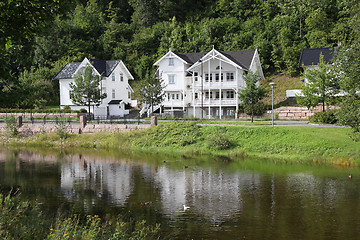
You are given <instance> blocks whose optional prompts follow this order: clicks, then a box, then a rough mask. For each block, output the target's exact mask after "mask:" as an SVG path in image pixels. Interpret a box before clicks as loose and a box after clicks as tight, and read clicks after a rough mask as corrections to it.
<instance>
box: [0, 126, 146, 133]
mask: <svg viewBox="0 0 360 240" xmlns="http://www.w3.org/2000/svg"><path fill="white" fill-rule="evenodd" d="M149 127H151V125H150V124H139V125H136V124H87V125H86V126H85V127H84V128H81V127H80V124H71V125H68V127H67V131H68V132H69V133H72V134H81V133H97V132H128V131H133V130H141V129H146V128H149ZM56 130H57V125H56V124H23V125H22V126H21V127H20V128H18V131H19V133H20V134H21V135H32V134H38V133H43V132H45V133H52V132H56ZM0 132H2V133H4V132H5V124H1V125H0Z"/></svg>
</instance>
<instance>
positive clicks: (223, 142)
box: [206, 133, 232, 150]
mask: <svg viewBox="0 0 360 240" xmlns="http://www.w3.org/2000/svg"><path fill="white" fill-rule="evenodd" d="M206 142H207V145H208V146H209V147H210V148H212V149H215V150H225V149H229V148H230V147H231V144H232V143H231V141H230V140H229V138H228V137H227V136H226V135H225V134H223V133H220V134H213V135H211V136H209V137H208V138H207V139H206Z"/></svg>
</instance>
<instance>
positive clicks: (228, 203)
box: [156, 167, 260, 222]
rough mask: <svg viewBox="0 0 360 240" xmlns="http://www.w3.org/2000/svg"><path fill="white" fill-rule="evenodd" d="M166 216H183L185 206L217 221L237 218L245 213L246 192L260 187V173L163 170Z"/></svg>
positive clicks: (159, 176)
mask: <svg viewBox="0 0 360 240" xmlns="http://www.w3.org/2000/svg"><path fill="white" fill-rule="evenodd" d="M156 181H157V183H158V184H159V185H160V186H161V191H162V193H161V197H162V199H161V201H162V205H163V211H164V213H166V214H168V215H171V216H172V215H174V214H176V213H181V208H182V206H183V204H186V205H188V206H190V207H191V210H192V211H196V212H197V213H198V214H200V215H202V216H204V217H206V218H209V219H210V220H212V221H214V222H218V221H222V220H224V219H225V218H228V217H233V216H234V215H235V214H237V213H239V212H241V211H242V208H243V201H242V198H243V197H242V192H243V191H244V189H254V188H256V187H258V186H259V185H260V181H259V176H258V174H256V175H254V174H252V173H245V172H242V173H241V174H238V173H234V174H228V173H226V174H224V173H223V172H222V171H213V170H212V169H209V170H201V169H200V170H198V171H195V170H192V169H191V170H190V171H183V172H179V171H173V170H170V169H168V168H166V167H161V168H159V169H158V171H157V176H156Z"/></svg>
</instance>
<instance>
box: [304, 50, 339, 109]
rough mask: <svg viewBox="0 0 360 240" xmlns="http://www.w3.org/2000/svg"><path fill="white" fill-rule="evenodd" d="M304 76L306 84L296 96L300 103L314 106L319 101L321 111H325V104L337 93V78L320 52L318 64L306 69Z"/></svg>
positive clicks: (332, 68) (331, 66)
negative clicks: (300, 94) (300, 93)
mask: <svg viewBox="0 0 360 240" xmlns="http://www.w3.org/2000/svg"><path fill="white" fill-rule="evenodd" d="M305 77H306V79H307V80H308V84H307V85H306V86H305V88H304V89H303V91H302V92H303V96H299V97H298V98H297V100H298V103H299V104H300V105H304V106H306V107H308V108H310V107H316V106H317V105H318V104H319V103H321V104H322V107H323V112H325V111H326V109H325V104H326V102H327V101H328V100H331V99H333V98H334V97H335V95H336V94H337V93H339V83H338V78H337V76H336V74H335V71H334V67H333V65H331V64H328V63H326V62H325V60H324V56H323V55H322V54H321V55H320V58H319V64H318V65H317V66H316V67H315V66H312V68H311V69H309V70H307V71H306V73H305Z"/></svg>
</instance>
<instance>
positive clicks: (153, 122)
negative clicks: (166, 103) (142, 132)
mask: <svg viewBox="0 0 360 240" xmlns="http://www.w3.org/2000/svg"><path fill="white" fill-rule="evenodd" d="M156 125H157V116H151V126H156Z"/></svg>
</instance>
